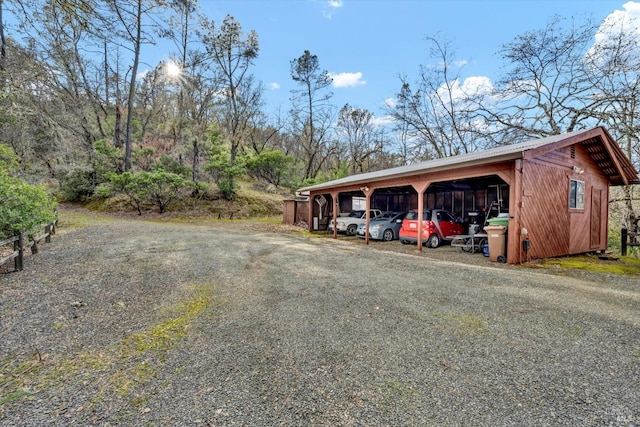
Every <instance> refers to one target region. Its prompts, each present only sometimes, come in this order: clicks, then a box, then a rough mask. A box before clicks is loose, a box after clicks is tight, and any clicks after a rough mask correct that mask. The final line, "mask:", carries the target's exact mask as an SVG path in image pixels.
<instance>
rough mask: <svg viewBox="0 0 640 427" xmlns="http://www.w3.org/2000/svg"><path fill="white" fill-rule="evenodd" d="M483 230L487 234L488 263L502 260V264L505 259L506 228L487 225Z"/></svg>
mask: <svg viewBox="0 0 640 427" xmlns="http://www.w3.org/2000/svg"><path fill="white" fill-rule="evenodd" d="M507 220H508V218H507ZM484 230H485V231H486V232H487V240H489V261H493V262H496V261H498V260H501V261H502V260H504V261H503V262H505V261H506V259H507V251H506V248H507V239H506V236H507V227H505V226H504V225H488V226H486V227H485V228H484Z"/></svg>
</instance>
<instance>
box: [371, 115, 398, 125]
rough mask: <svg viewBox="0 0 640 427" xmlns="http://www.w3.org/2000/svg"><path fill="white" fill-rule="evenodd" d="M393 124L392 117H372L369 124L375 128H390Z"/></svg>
mask: <svg viewBox="0 0 640 427" xmlns="http://www.w3.org/2000/svg"><path fill="white" fill-rule="evenodd" d="M393 123H394V121H393V117H391V116H382V117H378V116H374V117H373V119H372V120H371V124H372V125H373V126H374V127H376V128H380V127H385V126H390V125H392V124H393Z"/></svg>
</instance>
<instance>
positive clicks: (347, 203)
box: [298, 127, 640, 263]
mask: <svg viewBox="0 0 640 427" xmlns="http://www.w3.org/2000/svg"><path fill="white" fill-rule="evenodd" d="M637 183H640V181H639V179H638V172H637V171H636V170H635V168H634V167H633V165H632V164H631V162H630V160H629V159H628V158H627V157H626V156H625V154H624V153H623V152H622V150H621V149H620V147H619V146H618V145H617V143H616V142H615V141H614V140H613V139H612V138H611V136H610V135H609V134H608V132H607V131H606V130H605V129H604V128H602V127H597V128H593V129H588V130H581V131H576V132H572V133H567V134H563V135H555V136H551V137H547V138H540V139H534V140H531V141H527V142H523V143H519V144H513V145H507V146H502V147H497V148H494V149H490V150H486V151H482V152H476V153H469V154H464V155H459V156H453V157H447V158H442V159H436V160H431V161H427V162H422V163H416V164H413V165H408V166H401V167H396V168H391V169H386V170H382V171H377V172H370V173H364V174H359V175H353V176H349V177H346V178H342V179H338V180H334V181H330V182H326V183H322V184H318V185H314V186H310V187H305V188H302V189H300V190H299V191H298V193H300V194H306V195H308V196H309V201H310V206H309V207H310V209H309V218H308V219H309V222H308V224H309V229H310V231H313V230H321V229H323V224H324V223H325V221H327V220H328V218H333V220H334V221H335V220H336V218H337V216H338V213H339V212H348V211H350V210H351V209H352V208H353V206H354V204H357V203H360V204H362V206H361V207H360V208H361V209H366V210H367V219H366V222H367V226H368V224H369V219H370V218H369V215H368V212H369V209H381V210H409V209H417V210H418V211H419V212H421V211H423V210H424V209H432V208H443V209H447V210H449V211H451V212H452V213H453V214H454V215H455V216H458V217H460V218H462V219H465V220H467V219H469V214H470V213H472V212H477V211H478V210H482V209H485V208H487V207H489V206H491V204H492V202H496V205H497V206H498V208H499V209H500V210H501V211H502V212H508V213H509V228H508V230H509V233H508V237H507V262H508V263H517V262H521V261H523V260H525V259H524V258H525V257H527V256H529V257H535V258H545V257H549V256H559V255H568V254H573V253H585V252H593V251H603V250H606V245H607V220H608V197H609V186H614V185H629V184H637ZM322 220H324V221H322ZM421 222H422V218H421V216H419V223H418V229H421V228H422V224H421ZM335 233H336V231H334V237H337V235H336V234H335ZM525 237H526V238H527V240H528V241H529V242H530V246H529V247H528V248H527V249H528V250H529V252H527V253H526V254H525V253H523V247H522V241H523V239H524V238H525ZM418 238H419V241H418V249H419V250H422V242H421V236H420V235H419V236H418ZM366 240H367V243H368V236H367V239H366Z"/></svg>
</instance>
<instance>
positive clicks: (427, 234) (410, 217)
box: [400, 209, 465, 248]
mask: <svg viewBox="0 0 640 427" xmlns="http://www.w3.org/2000/svg"><path fill="white" fill-rule="evenodd" d="M464 233H465V226H464V224H462V223H460V222H458V221H456V220H455V219H454V217H453V215H451V213H450V212H449V211H445V210H443V209H428V210H425V211H423V213H422V244H423V245H425V246H427V247H429V248H437V247H438V246H440V244H441V243H442V242H443V241H444V240H452V238H453V236H457V235H459V234H464ZM400 241H401V242H402V243H404V244H409V243H416V242H417V241H418V211H415V210H414V211H409V213H408V214H407V216H406V217H405V218H404V220H403V221H402V227H400Z"/></svg>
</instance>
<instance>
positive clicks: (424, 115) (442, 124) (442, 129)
mask: <svg viewBox="0 0 640 427" xmlns="http://www.w3.org/2000/svg"><path fill="white" fill-rule="evenodd" d="M427 42H428V43H429V47H430V48H429V58H428V59H429V64H428V65H423V66H421V67H420V72H419V76H418V78H417V80H416V82H415V84H412V83H410V82H409V79H408V78H407V77H406V76H400V82H401V89H400V91H399V92H398V94H397V96H396V98H397V99H396V102H395V103H394V104H391V105H388V106H387V111H388V113H389V114H390V115H391V117H392V118H393V119H394V120H395V121H396V122H397V123H398V125H399V126H400V127H401V129H402V132H403V134H404V135H405V136H406V139H405V141H406V142H407V144H409V147H405V148H407V151H409V152H411V154H410V155H408V156H405V157H410V158H414V159H418V160H426V159H433V158H441V157H448V156H453V155H456V154H462V153H468V152H472V151H476V150H478V149H479V148H483V146H484V143H483V142H484V141H483V140H482V138H478V132H477V128H476V126H477V124H476V122H475V121H474V120H472V119H471V112H470V106H471V105H472V102H471V101H470V100H471V99H473V98H475V97H477V96H480V95H481V93H480V94H479V93H478V92H479V91H480V90H481V89H483V88H482V87H480V89H478V86H473V87H472V88H473V91H469V90H467V88H465V87H464V85H463V82H462V78H461V74H460V71H461V68H459V67H456V66H455V65H454V63H455V61H454V60H455V57H454V54H455V53H454V52H452V50H451V44H450V43H449V42H443V41H441V40H440V39H438V38H435V37H427Z"/></svg>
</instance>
